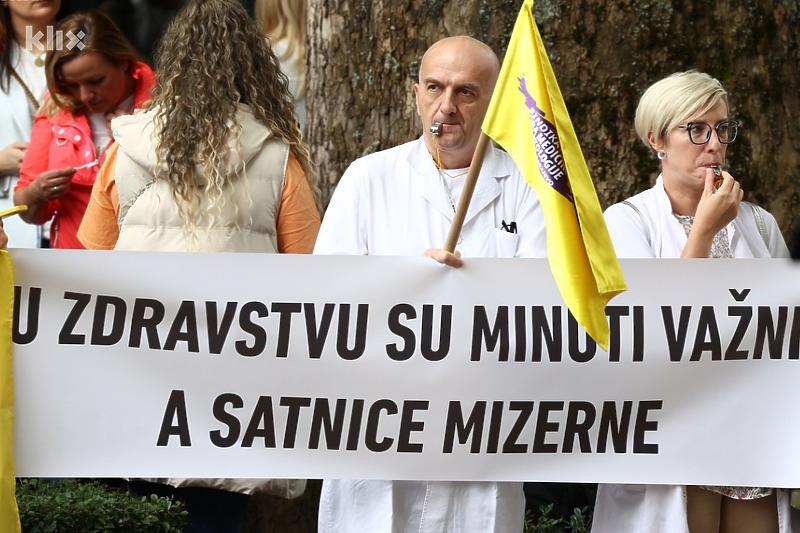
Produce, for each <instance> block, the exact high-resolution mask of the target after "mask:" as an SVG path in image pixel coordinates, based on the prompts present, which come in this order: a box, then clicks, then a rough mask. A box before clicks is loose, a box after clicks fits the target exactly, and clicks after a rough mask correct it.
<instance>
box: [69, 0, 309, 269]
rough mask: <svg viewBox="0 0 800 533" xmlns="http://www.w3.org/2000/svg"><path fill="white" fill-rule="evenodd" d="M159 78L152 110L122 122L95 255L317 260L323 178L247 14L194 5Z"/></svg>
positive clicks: (163, 51)
mask: <svg viewBox="0 0 800 533" xmlns="http://www.w3.org/2000/svg"><path fill="white" fill-rule="evenodd" d="M156 73H157V78H158V80H159V82H158V85H157V87H156V88H155V89H154V91H153V100H152V102H151V104H150V105H149V107H148V109H147V110H146V111H145V112H142V113H137V114H135V115H133V116H129V117H120V119H117V120H115V121H114V122H113V131H114V138H115V139H116V146H114V147H112V148H111V149H110V150H109V156H108V161H107V163H106V165H105V167H104V168H103V169H102V171H101V175H100V178H99V179H98V182H97V184H96V185H95V189H94V191H93V195H92V200H91V202H90V206H89V209H88V210H87V214H86V217H85V219H84V222H83V225H82V226H81V229H80V232H79V238H80V239H81V241H82V242H83V243H84V244H85V245H86V247H87V248H95V249H111V248H115V249H124V250H172V251H217V252H282V253H310V252H311V251H312V249H313V245H314V241H315V239H316V235H317V231H318V229H319V224H320V216H319V206H318V202H319V200H318V198H319V187H318V184H317V183H318V181H317V178H316V175H315V173H314V170H313V168H312V164H311V161H310V159H309V152H308V148H307V146H306V145H305V144H304V142H303V141H302V139H301V132H300V128H299V125H298V120H297V115H296V114H295V112H294V109H293V99H292V96H291V94H290V92H289V89H288V81H287V79H286V76H285V75H284V74H282V73H281V69H280V64H279V62H278V59H277V58H276V57H275V54H274V53H273V51H272V49H271V48H270V47H269V45H268V43H267V41H266V39H265V37H264V35H263V34H262V33H261V31H260V29H259V27H258V25H257V24H256V23H255V21H254V20H253V19H252V18H251V17H250V16H249V15H248V14H247V12H246V11H245V9H244V8H243V7H242V6H241V5H240V4H239V3H238V2H236V1H234V0H210V1H205V2H203V1H193V2H190V3H189V4H188V5H187V6H186V7H185V8H184V9H183V10H182V11H181V12H180V13H179V14H178V15H177V17H176V18H175V19H174V20H173V21H172V24H171V25H170V26H169V28H168V29H167V31H166V33H165V34H164V37H163V39H162V41H161V45H160V47H159V50H158V52H157V55H156ZM117 191H118V193H117ZM165 198H171V199H172V202H165V201H163V200H164V199H165Z"/></svg>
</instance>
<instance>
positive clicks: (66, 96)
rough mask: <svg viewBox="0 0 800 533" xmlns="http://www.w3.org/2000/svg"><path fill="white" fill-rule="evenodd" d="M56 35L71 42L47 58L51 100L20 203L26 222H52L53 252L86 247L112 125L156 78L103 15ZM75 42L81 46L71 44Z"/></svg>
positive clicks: (79, 17)
mask: <svg viewBox="0 0 800 533" xmlns="http://www.w3.org/2000/svg"><path fill="white" fill-rule="evenodd" d="M55 35H63V36H65V38H64V43H63V46H56V47H55V49H54V50H50V51H48V52H47V56H46V59H45V65H44V68H45V73H46V76H47V88H48V89H49V91H50V95H49V97H48V98H47V99H46V100H45V102H44V104H43V105H42V107H41V109H40V110H39V112H38V114H37V116H36V120H35V122H34V125H33V130H32V131H31V141H30V144H29V145H28V149H27V151H26V153H25V157H24V159H23V161H22V168H21V169H20V179H19V182H18V183H17V185H16V187H15V189H14V203H15V204H16V205H27V206H28V210H27V211H25V212H24V213H21V214H20V217H21V218H22V219H23V220H25V221H26V222H28V223H30V224H43V223H45V222H47V221H50V220H52V223H51V226H50V244H51V246H52V247H54V248H83V246H82V245H81V243H80V242H79V241H78V238H77V237H76V233H77V231H78V226H80V223H81V219H82V218H83V213H84V211H85V210H86V204H87V202H88V201H89V195H90V194H91V191H92V185H93V184H94V180H95V177H96V175H97V169H98V168H99V166H100V164H101V163H102V157H103V155H104V153H105V149H106V147H107V146H108V145H109V143H110V142H111V141H112V140H113V139H112V135H111V130H110V125H109V123H110V121H111V119H112V118H113V117H115V116H118V115H122V114H128V113H131V112H132V111H133V110H134V109H138V108H139V107H141V106H142V105H143V104H144V102H145V101H147V99H148V98H149V96H150V89H151V87H152V86H153V84H154V82H155V80H154V78H153V72H152V71H151V70H150V67H148V66H147V65H145V64H144V63H141V62H140V61H139V60H138V54H137V52H136V50H135V49H134V48H133V46H132V45H131V44H130V43H129V42H128V41H127V40H126V39H125V37H124V36H123V35H122V33H121V32H120V30H119V28H118V27H117V26H116V25H115V24H114V22H113V21H112V20H111V18H110V17H109V16H108V15H106V14H105V13H103V12H102V11H99V10H96V9H95V10H90V11H86V12H80V13H75V14H73V15H70V16H68V17H66V18H64V19H63V20H62V21H61V22H59V23H58V24H57V25H56V28H55ZM70 36H74V37H77V38H78V41H77V43H78V44H75V45H72V46H70V44H72V43H71V41H69V37H70Z"/></svg>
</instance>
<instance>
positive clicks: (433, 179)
mask: <svg viewBox="0 0 800 533" xmlns="http://www.w3.org/2000/svg"><path fill="white" fill-rule="evenodd" d="M508 161H509V160H508V159H506V158H503V157H501V156H500V154H499V151H498V149H497V148H495V147H494V145H492V144H491V143H490V144H489V147H488V148H487V150H486V157H485V158H484V160H483V165H482V166H481V172H480V174H479V175H478V181H477V183H476V184H475V191H474V192H473V194H472V200H471V201H470V204H469V209H468V210H467V216H466V217H465V219H464V223H465V224H466V223H467V222H469V220H470V219H471V218H473V217H474V216H475V215H476V214H478V213H479V212H480V211H481V210H482V209H483V208H484V207H486V206H487V205H489V204H490V203H492V202H493V201H494V200H495V198H497V197H498V196H499V195H500V185H499V183H498V181H499V180H501V179H505V178H507V177H508V176H510V175H511V169H510V168H508V165H509V162H508ZM408 164H409V165H410V166H411V168H412V169H413V170H414V172H413V177H412V179H413V180H414V188H415V189H416V191H417V192H418V193H419V194H420V195H422V196H423V197H424V198H425V199H426V200H427V201H428V202H429V203H430V204H431V205H432V206H433V207H434V208H435V209H436V210H438V211H440V212H441V213H442V214H443V215H444V216H445V217H447V218H448V219H450V220H452V219H453V216H454V213H453V207H452V206H451V205H450V202H449V200H448V198H447V197H446V196H445V193H444V191H443V189H442V176H441V174H440V172H439V169H437V168H436V164H435V163H434V162H433V158H431V155H430V153H428V149H427V147H426V146H425V141H424V140H423V138H422V137H420V138H419V139H418V140H417V143H416V146H415V147H414V149H413V150H411V151H410V152H409V153H408Z"/></svg>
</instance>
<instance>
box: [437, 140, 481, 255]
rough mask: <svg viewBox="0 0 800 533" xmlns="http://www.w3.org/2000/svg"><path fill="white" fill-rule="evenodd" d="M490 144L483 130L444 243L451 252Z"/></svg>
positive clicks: (453, 250)
mask: <svg viewBox="0 0 800 533" xmlns="http://www.w3.org/2000/svg"><path fill="white" fill-rule="evenodd" d="M488 146H489V136H488V135H486V134H485V133H483V132H482V131H481V136H480V137H478V144H477V145H475V153H474V154H472V162H471V163H470V165H469V173H468V174H467V181H466V182H465V183H464V190H463V191H461V197H460V198H459V199H458V207H457V208H456V213H455V215H453V223H452V224H451V225H450V233H448V234H447V241H446V242H445V245H444V249H445V250H447V251H448V252H450V253H453V252H455V250H456V244H457V243H458V237H459V236H460V235H461V227H462V226H463V225H464V219H465V218H467V210H468V209H469V203H470V202H471V201H472V193H473V192H474V191H475V184H476V183H477V182H478V175H479V174H480V173H481V167H482V166H483V159H484V157H486V149H487V148H488Z"/></svg>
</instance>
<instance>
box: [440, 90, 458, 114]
mask: <svg viewBox="0 0 800 533" xmlns="http://www.w3.org/2000/svg"><path fill="white" fill-rule="evenodd" d="M439 109H440V110H441V111H442V113H444V114H446V115H452V114H453V113H455V112H456V94H455V92H454V91H451V90H448V91H445V92H444V94H443V95H442V100H441V105H440V106H439Z"/></svg>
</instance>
